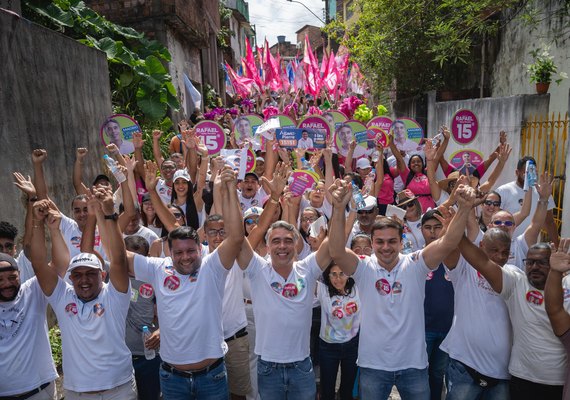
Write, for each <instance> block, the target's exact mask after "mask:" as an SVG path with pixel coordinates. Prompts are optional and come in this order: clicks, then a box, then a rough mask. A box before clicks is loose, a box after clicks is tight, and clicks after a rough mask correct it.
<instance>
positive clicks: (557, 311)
mask: <svg viewBox="0 0 570 400" xmlns="http://www.w3.org/2000/svg"><path fill="white" fill-rule="evenodd" d="M569 249H570V238H564V239H562V240H561V241H560V245H559V246H558V249H557V250H556V251H553V252H552V254H551V255H550V271H549V272H548V278H547V279H546V285H545V287H544V305H545V307H546V313H547V314H548V319H549V320H550V324H551V325H552V330H553V331H554V334H555V335H556V336H562V335H564V334H565V333H566V332H568V330H569V329H570V315H569V314H568V313H567V312H566V310H565V309H564V289H563V288H562V278H563V277H564V274H565V273H567V272H568V271H570V255H569V254H568V250H569Z"/></svg>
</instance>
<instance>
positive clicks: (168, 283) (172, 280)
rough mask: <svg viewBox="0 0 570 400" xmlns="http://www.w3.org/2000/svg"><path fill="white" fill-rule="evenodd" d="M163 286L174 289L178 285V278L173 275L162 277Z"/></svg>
mask: <svg viewBox="0 0 570 400" xmlns="http://www.w3.org/2000/svg"><path fill="white" fill-rule="evenodd" d="M164 287H165V288H167V289H169V290H172V291H174V290H176V289H178V288H179V287H180V279H178V277H177V276H174V275H170V276H167V277H166V278H164Z"/></svg>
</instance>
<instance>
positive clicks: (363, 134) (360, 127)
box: [334, 120, 376, 160]
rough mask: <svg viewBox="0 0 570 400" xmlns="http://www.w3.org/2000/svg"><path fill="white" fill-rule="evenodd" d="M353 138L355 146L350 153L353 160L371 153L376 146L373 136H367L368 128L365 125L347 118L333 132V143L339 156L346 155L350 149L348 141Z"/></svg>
mask: <svg viewBox="0 0 570 400" xmlns="http://www.w3.org/2000/svg"><path fill="white" fill-rule="evenodd" d="M371 135H372V134H371ZM353 140H354V141H356V148H355V149H354V153H353V154H352V157H353V158H354V159H355V160H356V159H358V158H362V157H364V156H368V155H370V154H372V153H373V152H374V149H375V148H376V143H375V142H374V138H373V137H372V138H371V139H370V138H369V130H368V128H366V125H364V124H363V123H362V122H360V121H357V120H348V121H346V122H345V123H343V124H342V125H341V126H340V128H339V129H338V130H337V131H336V134H335V141H334V143H335V146H336V148H337V149H338V153H339V154H340V155H341V156H343V157H346V155H347V154H348V150H349V149H350V142H352V141H353Z"/></svg>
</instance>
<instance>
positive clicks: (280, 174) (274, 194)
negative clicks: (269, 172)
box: [261, 162, 291, 200]
mask: <svg viewBox="0 0 570 400" xmlns="http://www.w3.org/2000/svg"><path fill="white" fill-rule="evenodd" d="M290 174H291V169H290V168H289V167H288V166H287V165H285V164H284V163H282V162H280V163H278V164H277V166H276V167H275V171H274V172H273V179H272V180H271V181H269V180H268V179H267V178H266V177H264V176H262V177H261V180H262V181H263V182H264V183H266V184H267V185H268V186H269V189H270V190H271V198H272V199H273V200H278V199H279V197H280V196H281V194H282V193H283V190H284V189H285V186H286V185H287V179H288V178H289V175H290Z"/></svg>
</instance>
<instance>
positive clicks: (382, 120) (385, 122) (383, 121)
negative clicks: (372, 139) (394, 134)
mask: <svg viewBox="0 0 570 400" xmlns="http://www.w3.org/2000/svg"><path fill="white" fill-rule="evenodd" d="M366 126H367V127H368V128H371V127H373V126H375V127H378V128H380V129H382V130H383V131H384V132H390V128H391V127H392V118H390V117H374V118H372V119H371V120H370V121H368V123H367V124H366Z"/></svg>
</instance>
